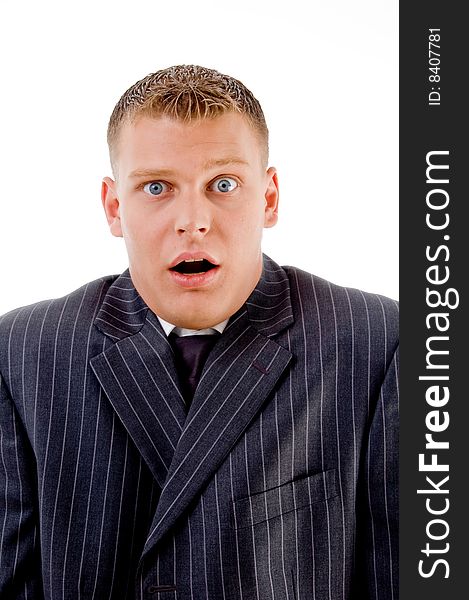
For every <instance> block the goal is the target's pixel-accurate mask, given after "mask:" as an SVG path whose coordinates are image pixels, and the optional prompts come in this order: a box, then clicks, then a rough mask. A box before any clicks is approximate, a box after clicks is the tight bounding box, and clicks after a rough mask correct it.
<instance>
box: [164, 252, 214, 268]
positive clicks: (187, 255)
mask: <svg viewBox="0 0 469 600" xmlns="http://www.w3.org/2000/svg"><path fill="white" fill-rule="evenodd" d="M201 258H205V260H208V262H210V263H212V265H216V266H217V267H218V266H219V263H218V261H216V260H215V259H214V258H213V257H212V256H210V254H207V253H206V252H183V253H182V254H180V255H179V256H177V257H176V258H175V259H174V260H173V262H172V263H171V264H170V265H169V267H168V269H172V268H173V267H175V266H176V265H178V264H179V263H180V262H182V261H183V260H198V259H199V260H200V259H201ZM212 270H214V269H212Z"/></svg>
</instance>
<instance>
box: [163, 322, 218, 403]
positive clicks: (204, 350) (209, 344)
mask: <svg viewBox="0 0 469 600" xmlns="http://www.w3.org/2000/svg"><path fill="white" fill-rule="evenodd" d="M218 337H219V335H218V334H214V335H185V336H177V335H175V334H174V333H171V334H170V335H169V342H170V344H171V346H172V348H173V350H174V354H175V356H176V365H177V367H178V371H179V374H180V379H181V383H182V387H183V393H184V398H185V400H186V402H188V403H189V402H190V401H191V400H192V398H193V397H194V393H195V390H196V387H197V384H198V383H199V379H200V375H201V374H202V369H203V368H204V364H205V361H206V360H207V357H208V355H209V354H210V351H211V349H212V348H213V346H214V345H215V342H216V341H217V339H218Z"/></svg>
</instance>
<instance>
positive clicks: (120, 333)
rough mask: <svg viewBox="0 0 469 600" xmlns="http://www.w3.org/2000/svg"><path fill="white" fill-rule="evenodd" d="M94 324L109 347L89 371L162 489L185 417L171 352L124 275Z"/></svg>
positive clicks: (161, 332) (156, 325) (111, 290)
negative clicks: (107, 341)
mask: <svg viewBox="0 0 469 600" xmlns="http://www.w3.org/2000/svg"><path fill="white" fill-rule="evenodd" d="M95 324H96V326H97V327H98V328H99V329H101V330H102V331H103V332H104V333H105V334H106V335H107V336H109V337H110V338H111V339H112V340H113V341H114V343H113V344H112V345H110V346H109V347H108V348H107V349H106V350H104V352H102V353H101V354H99V355H97V356H95V357H94V358H92V359H91V361H90V362H91V367H92V369H93V371H94V373H95V375H96V377H97V378H98V380H99V382H100V384H101V386H102V387H103V389H104V391H105V393H106V395H107V397H108V399H109V401H110V402H111V404H112V405H113V407H114V409H115V411H116V412H117V414H118V415H119V417H120V419H121V421H122V423H123V424H124V426H125V427H126V429H127V431H128V433H129V435H130V436H131V438H132V439H133V441H134V443H135V445H136V447H137V448H138V450H139V451H140V453H141V454H142V456H143V458H144V459H145V461H146V463H147V465H148V467H149V468H150V470H151V472H152V473H153V475H154V477H155V479H156V481H157V482H158V484H159V485H160V486H161V488H162V487H163V486H164V482H165V480H166V477H167V473H168V469H169V467H170V465H171V461H172V459H173V455H174V452H175V449H176V447H177V445H178V441H179V438H180V435H181V432H182V429H183V426H184V422H185V420H186V413H185V408H184V402H183V399H182V395H181V391H180V389H179V386H178V379H177V373H176V369H175V366H174V360H173V354H172V349H171V347H170V345H169V343H168V341H167V338H166V335H165V334H164V332H163V330H162V328H161V326H160V324H159V321H158V319H157V318H156V316H155V315H154V314H153V313H152V312H151V311H150V310H149V309H148V307H147V306H146V304H145V303H144V301H143V300H142V298H141V297H140V295H139V294H138V292H137V291H136V290H135V287H134V286H133V284H132V280H131V279H130V276H129V271H128V270H127V271H125V272H124V273H123V274H122V275H121V276H120V277H119V278H117V279H116V281H115V282H114V283H113V284H112V285H111V287H110V288H109V290H108V292H107V294H106V296H105V298H104V301H103V304H102V306H101V309H100V311H99V313H98V315H97V318H96V321H95Z"/></svg>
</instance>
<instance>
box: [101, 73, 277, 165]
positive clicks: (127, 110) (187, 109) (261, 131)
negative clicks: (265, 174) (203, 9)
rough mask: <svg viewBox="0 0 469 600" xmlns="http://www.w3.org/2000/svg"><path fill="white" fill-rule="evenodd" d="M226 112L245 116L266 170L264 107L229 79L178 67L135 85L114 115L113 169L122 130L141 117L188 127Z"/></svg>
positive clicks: (111, 123)
mask: <svg viewBox="0 0 469 600" xmlns="http://www.w3.org/2000/svg"><path fill="white" fill-rule="evenodd" d="M227 112H238V113H240V114H241V115H243V116H244V117H245V118H246V119H247V121H248V123H249V124H250V125H251V127H252V128H253V130H254V131H255V132H256V134H257V135H258V137H259V142H260V145H261V149H262V159H263V162H264V165H265V166H267V160H268V152H269V148H268V143H269V142H268V140H269V131H268V129H267V124H266V122H265V117H264V113H263V112H262V108H261V105H260V104H259V102H258V101H257V100H256V98H255V97H254V96H253V94H252V92H250V91H249V90H248V89H247V87H246V86H245V85H244V84H242V83H241V82H240V81H238V80H237V79H234V78H233V77H230V76H229V75H223V74H222V73H219V72H218V71H215V70H214V69H207V68H205V67H200V66H197V65H178V66H174V67H168V68H167V69H162V70H160V71H157V72H156V73H150V75H147V76H146V77H144V78H143V79H141V80H140V81H137V83H134V85H133V86H132V87H130V88H129V89H128V90H127V91H126V92H125V93H124V94H123V95H122V97H121V99H120V100H119V102H118V103H117V104H116V106H115V108H114V110H113V111H112V115H111V118H110V119H109V125H108V130H107V142H108V146H109V154H110V157H111V165H112V167H113V170H114V171H115V169H114V166H115V158H116V148H117V142H118V138H119V133H120V130H121V128H122V126H123V124H125V123H132V122H133V121H135V120H136V119H137V118H139V117H141V116H148V117H160V116H167V117H170V118H172V119H175V120H178V121H182V122H185V123H189V122H191V121H194V120H200V119H211V118H214V117H217V116H220V115H222V114H224V113H227Z"/></svg>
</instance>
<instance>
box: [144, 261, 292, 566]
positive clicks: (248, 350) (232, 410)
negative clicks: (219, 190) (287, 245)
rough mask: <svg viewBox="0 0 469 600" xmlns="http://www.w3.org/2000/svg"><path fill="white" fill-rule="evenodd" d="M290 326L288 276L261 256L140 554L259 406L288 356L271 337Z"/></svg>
mask: <svg viewBox="0 0 469 600" xmlns="http://www.w3.org/2000/svg"><path fill="white" fill-rule="evenodd" d="M292 322H293V313H292V307H291V302H290V287H289V283H288V278H287V276H286V274H285V272H284V271H283V269H281V268H280V267H279V266H278V265H276V264H275V263H274V262H273V261H271V260H270V259H268V258H267V257H264V269H263V273H262V276H261V279H260V281H259V283H258V285H257V287H256V288H255V290H254V291H253V293H252V294H251V296H250V297H249V299H248V301H247V302H246V304H245V305H243V306H242V307H241V308H240V310H239V311H238V312H237V313H236V314H235V315H234V316H233V317H231V319H230V321H229V323H228V325H227V327H226V329H225V331H224V332H223V334H222V336H221V337H220V339H219V340H218V341H217V343H216V345H215V347H214V349H213V350H212V352H211V354H210V355H209V357H208V359H207V363H206V365H205V367H204V370H203V373H202V376H201V379H200V382H199V385H198V387H197V390H196V393H195V396H194V399H193V401H192V404H191V407H190V410H189V414H188V415H187V419H186V422H185V425H184V427H183V431H182V433H181V437H180V439H179V443H178V445H177V448H176V451H175V453H174V456H173V459H172V462H171V466H170V468H169V472H168V476H167V479H166V482H165V486H164V489H163V491H162V494H161V496H160V500H159V503H158V507H157V510H156V513H155V515H154V519H153V523H152V527H151V529H150V533H149V536H148V538H147V543H146V545H145V549H144V554H143V556H145V554H146V553H148V552H149V551H150V550H151V549H152V548H153V547H154V546H155V544H157V543H158V541H159V540H161V539H162V537H163V536H164V535H165V534H166V533H168V532H169V531H170V530H171V528H172V527H173V525H174V524H175V522H176V520H177V519H178V518H179V517H180V516H181V515H182V514H183V512H184V511H185V510H186V509H187V507H188V506H189V504H190V503H191V501H192V500H193V499H194V498H195V497H196V496H197V495H198V494H199V493H200V492H201V491H202V490H203V488H204V487H205V485H206V484H207V482H208V481H209V480H210V479H211V478H212V477H213V475H214V473H215V472H216V470H217V469H218V467H219V466H220V464H221V463H222V462H223V460H224V459H225V458H226V456H227V455H228V453H229V452H230V450H231V448H232V447H233V446H234V445H235V443H236V442H237V440H238V439H239V438H240V436H241V435H242V434H243V433H244V432H245V430H246V428H247V427H248V426H249V424H250V423H251V422H252V420H253V418H254V417H255V415H256V414H257V413H258V412H259V410H260V409H261V407H262V405H263V404H264V402H265V400H266V398H267V396H268V395H269V394H270V392H271V391H272V390H273V388H274V387H275V385H276V383H277V381H278V380H279V378H280V377H281V375H282V374H283V372H284V371H285V369H286V367H287V365H288V363H289V362H290V359H291V353H290V352H289V351H288V350H286V349H285V348H283V347H282V346H280V345H279V344H278V343H277V342H275V341H274V340H273V339H272V338H273V337H274V336H275V335H277V334H278V333H279V332H280V331H282V330H283V329H284V328H285V327H287V326H289V325H291V324H292Z"/></svg>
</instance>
